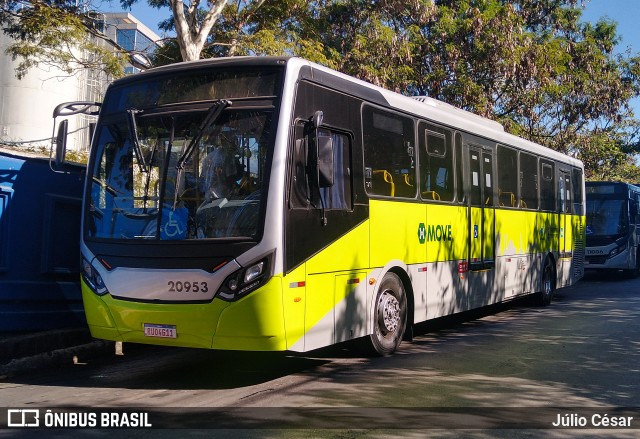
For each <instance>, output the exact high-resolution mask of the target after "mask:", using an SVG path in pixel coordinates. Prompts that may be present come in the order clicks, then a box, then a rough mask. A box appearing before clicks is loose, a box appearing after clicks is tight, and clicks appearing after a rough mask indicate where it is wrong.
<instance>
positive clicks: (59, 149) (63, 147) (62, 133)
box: [56, 119, 69, 166]
mask: <svg viewBox="0 0 640 439" xmlns="http://www.w3.org/2000/svg"><path fill="white" fill-rule="evenodd" d="M68 130H69V121H68V120H67V119H64V120H62V121H60V124H59V125H58V134H57V135H56V165H57V166H60V165H61V164H62V163H64V159H65V157H66V155H67V134H68Z"/></svg>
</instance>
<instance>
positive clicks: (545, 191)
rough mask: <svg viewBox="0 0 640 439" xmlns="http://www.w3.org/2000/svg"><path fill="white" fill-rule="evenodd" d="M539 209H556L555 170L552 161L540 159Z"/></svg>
mask: <svg viewBox="0 0 640 439" xmlns="http://www.w3.org/2000/svg"><path fill="white" fill-rule="evenodd" d="M540 168H541V171H542V172H541V177H542V178H541V179H540V209H542V210H549V211H555V210H556V190H555V186H556V185H555V178H554V177H555V171H554V166H553V163H551V162H548V161H544V160H540Z"/></svg>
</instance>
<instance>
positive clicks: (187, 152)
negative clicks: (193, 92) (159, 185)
mask: <svg viewBox="0 0 640 439" xmlns="http://www.w3.org/2000/svg"><path fill="white" fill-rule="evenodd" d="M230 106H231V101H229V100H226V99H218V100H217V101H215V102H214V103H213V105H211V107H209V111H208V112H207V115H206V116H205V118H204V120H203V121H202V123H201V124H200V128H198V132H197V133H196V135H195V136H194V137H193V138H192V139H191V141H190V142H189V144H188V145H187V147H186V148H185V149H184V151H183V152H182V155H181V156H180V159H179V160H178V163H177V164H176V168H177V169H184V164H185V163H186V162H187V160H189V157H191V154H193V150H194V149H195V147H196V145H197V144H198V142H199V141H200V139H202V136H204V134H205V133H206V132H207V130H208V129H209V127H210V126H211V125H213V123H214V122H215V121H216V120H218V118H219V117H220V115H221V114H222V111H223V110H224V109H225V108H227V107H230Z"/></svg>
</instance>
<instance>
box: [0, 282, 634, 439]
mask: <svg viewBox="0 0 640 439" xmlns="http://www.w3.org/2000/svg"><path fill="white" fill-rule="evenodd" d="M124 353H125V355H124V356H115V355H113V356H107V357H102V358H78V359H77V360H78V361H77V362H76V364H73V363H71V362H70V364H69V365H68V366H65V367H61V368H56V369H52V370H42V371H39V372H38V373H34V374H30V375H23V376H18V377H15V378H9V379H5V380H3V381H0V407H7V408H11V409H15V408H23V409H24V408H32V409H37V410H39V411H40V412H42V413H41V419H42V420H44V414H45V411H46V410H47V409H52V410H53V411H54V412H55V411H56V408H61V407H64V410H62V411H63V412H74V411H75V412H79V413H80V412H82V413H85V415H84V416H88V414H87V413H94V412H95V413H94V416H96V419H95V420H96V423H97V424H98V426H100V416H102V413H101V412H105V411H111V412H116V413H120V414H121V416H122V417H121V418H117V419H116V420H115V421H114V422H116V423H117V422H120V424H122V423H123V422H125V423H132V422H133V421H132V420H131V419H130V418H131V417H130V418H127V419H126V421H123V417H125V415H122V413H125V412H128V411H134V412H136V411H138V412H143V413H146V414H147V416H148V417H147V418H144V420H145V421H147V422H148V423H149V424H152V425H153V427H154V428H129V429H117V430H114V429H100V428H88V429H75V430H72V431H71V433H72V434H74V435H84V436H86V437H106V436H107V435H109V437H114V434H116V436H117V434H124V432H125V431H126V436H127V437H151V435H153V436H154V437H173V436H174V435H178V436H181V437H184V436H185V435H186V434H187V433H188V434H189V435H190V436H194V437H200V436H206V437H210V436H212V435H213V436H215V437H339V438H357V437H391V436H404V437H424V436H434V437H523V438H524V437H526V438H529V437H558V438H563V437H623V438H626V437H630V438H631V437H640V279H633V280H628V279H622V278H621V277H620V276H618V275H615V274H614V275H608V276H591V275H588V276H587V277H586V278H585V279H583V280H582V281H581V282H579V283H578V284H577V285H575V286H574V287H571V288H566V289H562V290H559V291H557V293H556V299H555V301H554V302H553V304H552V305H551V306H550V307H547V308H538V307H535V306H533V305H532V304H531V303H530V302H529V301H521V302H517V303H512V304H509V305H507V306H499V307H492V308H490V309H487V310H483V312H480V313H474V314H467V315H465V316H463V318H462V319H461V318H449V319H445V320H441V321H438V322H435V323H431V324H429V325H425V326H424V327H421V328H420V329H419V332H418V335H416V337H415V339H414V341H413V342H412V343H406V342H405V343H403V345H402V346H401V349H400V351H399V352H397V353H396V354H395V355H394V356H392V357H387V358H362V357H360V356H359V354H358V353H357V352H354V351H353V350H350V349H348V346H346V347H345V346H339V347H338V348H334V349H328V350H323V351H320V352H312V353H308V354H304V355H292V354H290V353H276V354H273V353H269V354H266V353H237V352H216V351H203V350H192V349H168V348H160V347H151V346H136V345H125V346H124ZM2 411H5V409H4V408H3V409H2ZM3 416H6V417H8V415H5V413H0V438H4V437H19V436H25V435H30V434H36V433H40V434H42V432H43V429H39V430H36V429H32V430H29V429H28V428H2V427H3V425H4V426H6V425H7V424H6V422H7V421H6V419H7V418H6V417H5V418H4V420H3ZM116 416H117V415H116ZM558 416H560V418H558ZM629 417H633V418H634V419H631V420H629V419H627V418H629ZM613 418H615V422H616V423H617V426H615V428H614V427H613V426H611V425H608V426H607V425H604V424H605V423H606V422H609V423H610V424H611V422H613V421H612V419H613ZM51 419H53V418H49V420H51ZM78 419H80V418H78ZM80 420H82V419H80ZM86 420H90V418H85V421H86ZM583 420H584V422H585V425H584V426H582V425H581V423H582V422H583ZM3 422H4V424H3ZM60 422H62V423H64V422H70V421H69V420H68V419H67V420H66V421H60ZM554 423H559V424H560V426H559V427H558V428H556V427H554V426H553V424H554ZM627 423H628V424H630V426H631V428H626V427H627ZM595 424H597V425H595ZM64 425H68V424H64ZM618 426H622V427H625V428H617V427H618ZM125 427H126V425H125ZM158 427H167V428H168V429H160V428H158ZM46 433H47V436H48V437H57V436H58V435H59V437H67V436H68V433H69V431H68V430H63V429H49V430H48V431H46ZM214 433H215V434H214Z"/></svg>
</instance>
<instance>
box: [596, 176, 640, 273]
mask: <svg viewBox="0 0 640 439" xmlns="http://www.w3.org/2000/svg"><path fill="white" fill-rule="evenodd" d="M586 190H587V229H586V234H587V248H586V256H585V268H587V269H589V270H594V271H595V270H623V271H624V272H625V273H626V274H628V275H629V276H631V277H635V276H637V275H638V272H639V271H640V258H639V257H638V240H639V239H640V216H639V215H638V206H639V205H640V187H638V186H634V185H632V184H628V183H622V182H608V181H597V182H595V181H589V182H587V183H586Z"/></svg>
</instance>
